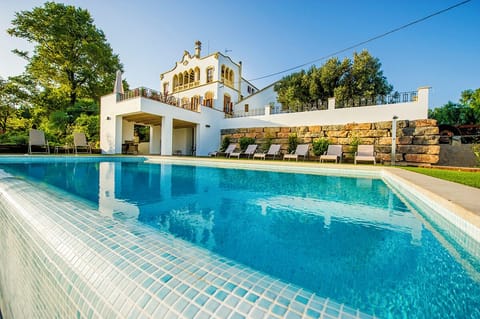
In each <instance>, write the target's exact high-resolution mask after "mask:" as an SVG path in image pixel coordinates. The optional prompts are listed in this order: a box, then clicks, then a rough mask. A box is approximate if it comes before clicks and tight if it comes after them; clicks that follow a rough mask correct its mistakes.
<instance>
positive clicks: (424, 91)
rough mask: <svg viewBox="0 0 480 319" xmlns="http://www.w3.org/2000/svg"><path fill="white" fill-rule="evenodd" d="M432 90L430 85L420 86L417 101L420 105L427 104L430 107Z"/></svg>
mask: <svg viewBox="0 0 480 319" xmlns="http://www.w3.org/2000/svg"><path fill="white" fill-rule="evenodd" d="M429 92H430V87H429V86H422V87H419V88H418V93H417V102H418V103H419V104H420V105H426V106H427V109H428V93H429Z"/></svg>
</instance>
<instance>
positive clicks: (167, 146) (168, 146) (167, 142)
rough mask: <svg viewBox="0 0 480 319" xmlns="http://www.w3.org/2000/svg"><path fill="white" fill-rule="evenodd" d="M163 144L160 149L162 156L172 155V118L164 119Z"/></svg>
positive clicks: (166, 117)
mask: <svg viewBox="0 0 480 319" xmlns="http://www.w3.org/2000/svg"><path fill="white" fill-rule="evenodd" d="M161 131H162V138H161V139H162V144H161V147H160V154H162V155H172V144H173V142H172V141H173V118H172V117H170V116H163V117H162V129H161Z"/></svg>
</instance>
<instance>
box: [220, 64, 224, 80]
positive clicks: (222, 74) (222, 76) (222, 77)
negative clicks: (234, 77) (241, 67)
mask: <svg viewBox="0 0 480 319" xmlns="http://www.w3.org/2000/svg"><path fill="white" fill-rule="evenodd" d="M220 80H221V81H222V82H224V81H225V65H222V73H221V76H220Z"/></svg>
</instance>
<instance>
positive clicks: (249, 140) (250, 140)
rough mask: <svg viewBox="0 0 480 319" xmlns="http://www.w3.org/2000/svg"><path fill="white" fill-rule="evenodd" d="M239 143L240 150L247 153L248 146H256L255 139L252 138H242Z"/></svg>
mask: <svg viewBox="0 0 480 319" xmlns="http://www.w3.org/2000/svg"><path fill="white" fill-rule="evenodd" d="M238 143H239V144H240V149H241V150H242V151H245V150H246V149H247V146H248V145H250V144H255V139H254V138H252V137H246V136H244V137H240V139H239V140H238Z"/></svg>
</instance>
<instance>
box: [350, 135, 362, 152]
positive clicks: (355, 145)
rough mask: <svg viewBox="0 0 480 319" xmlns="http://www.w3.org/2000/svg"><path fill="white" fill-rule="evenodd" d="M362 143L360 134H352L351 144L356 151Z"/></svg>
mask: <svg viewBox="0 0 480 319" xmlns="http://www.w3.org/2000/svg"><path fill="white" fill-rule="evenodd" d="M359 144H360V138H359V137H358V136H355V135H354V136H352V137H351V139H350V146H351V147H352V148H353V150H354V151H355V152H356V151H357V148H358V145H359Z"/></svg>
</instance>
